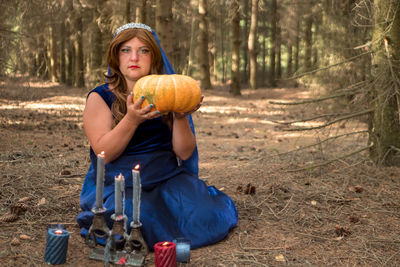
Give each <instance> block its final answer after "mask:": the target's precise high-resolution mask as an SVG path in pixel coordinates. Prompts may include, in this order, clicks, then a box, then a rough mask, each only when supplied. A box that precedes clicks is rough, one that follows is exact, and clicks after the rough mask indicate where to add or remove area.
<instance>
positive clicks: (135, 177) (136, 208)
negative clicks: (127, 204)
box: [132, 164, 142, 224]
mask: <svg viewBox="0 0 400 267" xmlns="http://www.w3.org/2000/svg"><path fill="white" fill-rule="evenodd" d="M139 168H140V165H139V164H138V165H136V166H135V168H133V169H132V190H133V192H132V207H133V211H132V220H133V223H134V224H139V223H140V193H141V191H142V185H141V183H140V171H139Z"/></svg>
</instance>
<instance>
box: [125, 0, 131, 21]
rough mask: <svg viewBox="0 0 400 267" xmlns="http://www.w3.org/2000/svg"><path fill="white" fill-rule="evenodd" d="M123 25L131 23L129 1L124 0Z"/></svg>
mask: <svg viewBox="0 0 400 267" xmlns="http://www.w3.org/2000/svg"><path fill="white" fill-rule="evenodd" d="M124 11H125V15H124V17H125V23H129V22H131V21H132V19H131V0H125V10H124Z"/></svg>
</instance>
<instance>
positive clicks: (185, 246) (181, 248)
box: [174, 237, 190, 263]
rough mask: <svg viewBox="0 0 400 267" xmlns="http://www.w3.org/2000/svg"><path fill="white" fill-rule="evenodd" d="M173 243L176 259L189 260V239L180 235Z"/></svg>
mask: <svg viewBox="0 0 400 267" xmlns="http://www.w3.org/2000/svg"><path fill="white" fill-rule="evenodd" d="M174 243H175V244H176V261H177V262H182V263H188V262H190V240H188V239H185V238H183V237H180V238H176V239H175V240H174Z"/></svg>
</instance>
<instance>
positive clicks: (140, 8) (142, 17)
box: [135, 0, 147, 24]
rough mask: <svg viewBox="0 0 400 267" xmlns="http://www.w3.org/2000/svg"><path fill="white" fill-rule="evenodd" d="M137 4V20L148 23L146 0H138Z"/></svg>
mask: <svg viewBox="0 0 400 267" xmlns="http://www.w3.org/2000/svg"><path fill="white" fill-rule="evenodd" d="M137 2H138V5H137V6H136V12H135V13H136V22H137V23H144V24H146V23H147V22H146V0H141V1H137Z"/></svg>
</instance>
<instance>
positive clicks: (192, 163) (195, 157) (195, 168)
mask: <svg viewBox="0 0 400 267" xmlns="http://www.w3.org/2000/svg"><path fill="white" fill-rule="evenodd" d="M132 28H136V29H144V30H147V31H150V32H151V33H152V34H153V36H154V38H155V39H156V41H157V44H158V47H159V48H160V51H161V56H162V61H163V65H164V66H163V74H175V73H176V72H175V70H174V68H173V67H172V65H171V63H170V62H169V60H168V57H167V55H166V54H165V53H164V50H163V49H162V47H161V44H160V40H159V39H158V36H157V34H156V32H155V31H154V30H153V29H152V28H150V27H149V26H147V25H146V24H142V23H128V24H125V25H123V26H121V27H119V28H118V29H117V30H116V32H115V35H114V37H115V36H116V35H118V34H119V33H120V32H121V31H123V30H126V29H132ZM187 117H188V120H189V124H190V128H191V130H192V132H193V135H194V136H195V137H196V135H195V129H194V125H193V119H192V116H191V115H188V116H187ZM180 164H181V165H182V166H184V167H185V168H186V169H187V170H188V171H189V172H190V173H192V174H194V175H195V176H196V177H198V176H199V165H198V164H199V153H198V150H197V145H196V148H195V150H194V151H193V154H192V156H191V157H190V158H189V159H187V160H183V161H180Z"/></svg>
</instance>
